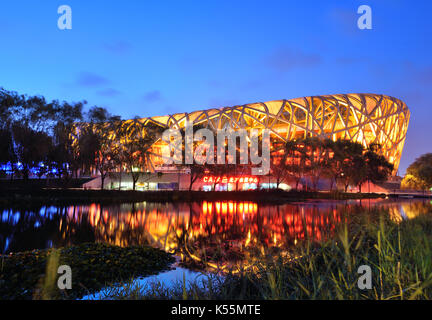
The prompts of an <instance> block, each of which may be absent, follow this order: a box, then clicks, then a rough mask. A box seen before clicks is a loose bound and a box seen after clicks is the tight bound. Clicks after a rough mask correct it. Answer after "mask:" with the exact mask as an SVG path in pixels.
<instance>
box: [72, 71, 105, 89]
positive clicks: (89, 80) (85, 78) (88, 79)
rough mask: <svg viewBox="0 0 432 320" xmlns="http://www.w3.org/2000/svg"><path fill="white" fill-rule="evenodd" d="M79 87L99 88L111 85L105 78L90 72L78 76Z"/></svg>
mask: <svg viewBox="0 0 432 320" xmlns="http://www.w3.org/2000/svg"><path fill="white" fill-rule="evenodd" d="M76 83H77V85H79V86H82V87H97V86H101V85H105V84H108V83H109V80H108V79H107V78H105V77H102V76H100V75H97V74H95V73H90V72H82V73H80V74H79V75H78V79H77V81H76Z"/></svg>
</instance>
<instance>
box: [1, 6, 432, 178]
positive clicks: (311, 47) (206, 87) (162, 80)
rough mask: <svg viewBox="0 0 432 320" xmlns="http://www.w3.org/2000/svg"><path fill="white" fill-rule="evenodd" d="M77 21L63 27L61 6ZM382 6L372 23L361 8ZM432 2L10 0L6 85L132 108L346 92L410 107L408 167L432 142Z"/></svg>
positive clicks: (5, 21)
mask: <svg viewBox="0 0 432 320" xmlns="http://www.w3.org/2000/svg"><path fill="white" fill-rule="evenodd" d="M64 4H66V5H69V6H70V7H71V8H72V30H60V29H58V27H57V20H58V18H59V16H60V15H59V14H58V13H57V8H58V7H59V6H60V5H64ZM362 4H366V5H369V6H370V7H371V8H372V27H373V29H372V30H360V29H358V28H357V19H358V17H359V16H360V15H359V14H357V8H358V7H359V6H360V5H362ZM431 12H432V1H427V0H424V1H421V0H418V1H412V0H411V1H410V0H366V1H364V0H363V1H349V0H325V1H324V0H323V1H318V0H301V1H300V0H296V1H289V0H285V1H274V0H267V1H262V0H261V1H254V0H247V1H243V0H235V1H233V0H230V1H221V0H218V1H211V0H201V1H198V0H194V1H189V0H183V1H160V0H159V1H150V0H141V1H132V0H129V1H128V0H124V1H107V0H106V1H96V0H92V1H76V0H63V1H53V0H45V1H36V0H33V1H23V0H14V1H5V0H3V1H1V3H0V30H1V42H0V87H3V88H5V89H7V90H13V91H18V92H19V93H23V94H29V95H35V94H40V95H43V96H45V97H46V98H47V99H59V100H66V101H71V102H73V101H81V100H87V101H88V106H93V105H98V106H103V107H106V108H107V109H108V110H109V111H110V112H111V113H112V114H117V115H120V116H122V117H123V118H131V117H134V116H140V117H147V116H155V115H164V114H171V113H176V112H184V111H193V110H197V109H206V108H211V107H223V106H231V105H237V104H245V103H252V102H258V101H269V100H278V99H290V98H296V97H301V96H309V95H323V94H335V93H382V94H387V95H391V96H394V97H397V98H399V99H401V100H403V101H404V102H406V103H407V105H408V107H409V108H410V111H411V122H410V126H409V129H408V137H407V140H406V144H405V148H404V153H403V157H402V162H401V166H400V173H401V174H404V172H405V170H406V168H407V166H408V165H409V164H410V163H411V162H412V161H413V160H414V159H415V158H416V157H418V156H419V155H421V154H422V153H425V152H432V142H431V140H432V134H431V132H432V130H431V128H432V123H431V119H432V106H431V105H430V103H429V98H427V97H428V95H430V94H431V90H430V89H431V87H432V61H431V60H432V59H431V56H432V55H431V52H432V41H431V40H432V19H431V18H430V16H431Z"/></svg>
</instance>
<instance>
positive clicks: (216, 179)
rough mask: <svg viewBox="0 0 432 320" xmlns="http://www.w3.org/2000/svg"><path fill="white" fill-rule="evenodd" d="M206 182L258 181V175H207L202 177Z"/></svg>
mask: <svg viewBox="0 0 432 320" xmlns="http://www.w3.org/2000/svg"><path fill="white" fill-rule="evenodd" d="M202 181H203V182H205V183H237V182H239V183H258V178H257V177H251V176H247V177H226V176H223V177H218V176H205V177H203V179H202Z"/></svg>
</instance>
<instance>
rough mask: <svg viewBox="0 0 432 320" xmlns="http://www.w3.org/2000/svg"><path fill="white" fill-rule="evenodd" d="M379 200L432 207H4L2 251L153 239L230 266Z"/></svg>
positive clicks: (199, 259)
mask: <svg viewBox="0 0 432 320" xmlns="http://www.w3.org/2000/svg"><path fill="white" fill-rule="evenodd" d="M376 206H379V207H384V208H386V209H388V212H389V214H390V216H391V218H392V219H393V220H395V221H401V220H402V219H405V218H413V217H415V216H417V215H419V214H422V213H432V204H431V203H430V201H426V200H413V199H411V200H408V199H406V200H390V199H387V200H383V199H379V200H378V199H377V200H349V201H310V202H302V203H289V204H281V205H274V204H273V205H261V204H257V203H254V202H236V201H216V202H205V201H204V202H200V203H198V202H197V203H190V204H189V203H152V202H142V203H136V204H119V205H109V206H102V205H99V204H91V205H76V206H65V207H54V206H48V207H38V208H33V209H31V210H19V209H0V213H1V215H0V216H1V221H0V249H1V251H2V253H5V252H11V251H23V250H31V249H34V248H45V247H51V246H54V247H60V246H64V245H70V244H77V243H82V242H89V241H91V242H93V241H96V242H106V243H110V244H116V245H120V246H128V245H140V244H149V245H152V246H154V247H158V248H161V249H164V250H166V251H168V252H171V253H175V254H177V255H178V256H180V257H181V258H182V259H183V261H185V262H188V261H189V262H194V263H195V264H196V265H197V266H203V265H205V266H206V267H208V268H224V267H226V266H227V265H228V264H232V263H235V262H243V261H251V260H253V258H254V256H256V255H257V253H259V251H260V250H263V249H270V250H273V251H274V252H278V253H279V254H281V253H283V252H284V250H283V249H286V248H289V247H292V246H294V245H296V244H297V242H298V241H301V240H302V239H305V238H306V237H309V238H312V239H314V240H317V241H320V240H324V239H327V238H329V237H332V236H333V234H334V231H335V229H336V227H337V225H338V224H340V223H341V222H343V221H346V220H347V217H349V214H354V213H355V212H356V210H358V209H359V208H362V209H364V210H370V209H372V208H373V207H376ZM347 213H348V215H347Z"/></svg>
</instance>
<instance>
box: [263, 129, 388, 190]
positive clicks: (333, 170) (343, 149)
mask: <svg viewBox="0 0 432 320" xmlns="http://www.w3.org/2000/svg"><path fill="white" fill-rule="evenodd" d="M274 145H275V151H274V153H275V154H276V156H274V157H272V162H271V173H272V175H273V176H275V177H276V179H277V184H278V185H279V184H280V183H281V182H283V181H286V180H290V179H291V180H294V181H295V188H296V189H297V188H298V185H299V183H300V181H302V180H304V179H306V178H307V179H309V180H310V182H311V185H312V189H313V190H317V186H318V182H319V181H320V180H321V179H323V178H324V179H327V180H329V181H330V191H332V190H333V188H337V187H338V185H341V186H342V187H343V189H344V191H345V192H346V191H347V189H348V186H350V185H352V186H358V188H359V192H361V187H362V185H363V184H364V183H365V182H367V181H371V182H373V183H380V182H384V181H386V180H387V178H388V177H389V176H390V175H391V174H392V171H393V169H394V167H393V165H392V164H391V163H389V162H388V161H387V159H386V158H385V157H384V156H383V155H381V154H380V153H379V149H380V146H379V145H378V144H371V145H369V146H368V147H367V148H365V147H364V146H363V145H362V144H361V143H358V142H353V141H351V140H344V139H338V140H336V141H334V140H331V139H321V138H317V137H310V138H306V139H297V140H291V141H288V142H286V143H282V144H279V145H278V144H277V143H275V144H274Z"/></svg>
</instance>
